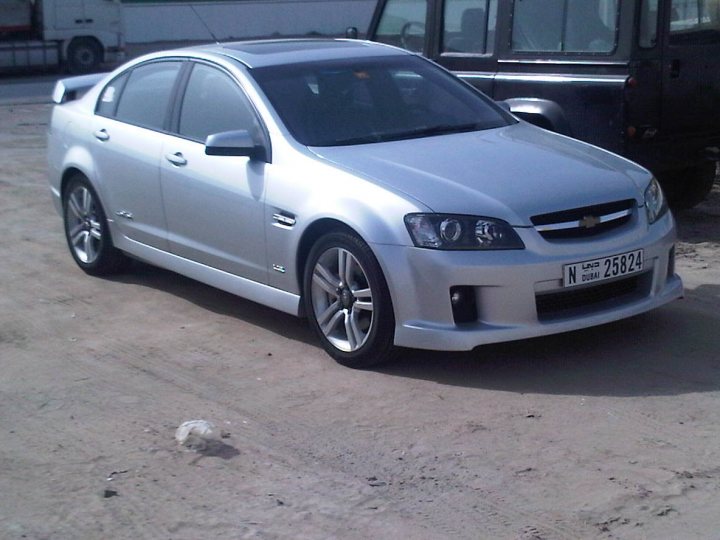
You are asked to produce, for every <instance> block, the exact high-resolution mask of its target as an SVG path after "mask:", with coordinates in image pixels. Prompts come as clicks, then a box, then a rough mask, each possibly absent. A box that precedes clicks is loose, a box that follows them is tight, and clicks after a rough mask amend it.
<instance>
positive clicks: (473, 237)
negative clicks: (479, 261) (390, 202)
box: [405, 214, 525, 249]
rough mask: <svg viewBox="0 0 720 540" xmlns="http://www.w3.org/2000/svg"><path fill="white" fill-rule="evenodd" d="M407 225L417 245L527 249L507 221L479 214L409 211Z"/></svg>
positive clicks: (456, 247)
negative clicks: (410, 212) (460, 214)
mask: <svg viewBox="0 0 720 540" xmlns="http://www.w3.org/2000/svg"><path fill="white" fill-rule="evenodd" d="M405 226H406V227H407V229H408V231H409V232H410V236H411V237H412V239H413V242H414V243H415V245H416V246H417V247H423V248H431V249H524V248H525V245H524V244H523V243H522V240H520V237H519V236H518V235H517V233H516V232H515V230H514V229H513V228H512V227H511V226H510V225H508V224H507V223H506V222H504V221H501V220H499V219H492V218H486V217H480V216H459V215H451V214H408V215H407V216H405Z"/></svg>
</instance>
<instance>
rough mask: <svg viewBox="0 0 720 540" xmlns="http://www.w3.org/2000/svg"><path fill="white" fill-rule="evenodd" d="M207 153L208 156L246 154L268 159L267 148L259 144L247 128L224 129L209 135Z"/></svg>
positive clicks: (253, 157) (206, 142) (252, 157)
mask: <svg viewBox="0 0 720 540" xmlns="http://www.w3.org/2000/svg"><path fill="white" fill-rule="evenodd" d="M205 154H207V155H208V156H246V157H249V158H250V159H257V160H260V161H267V158H268V155H267V154H268V153H267V149H266V148H265V146H264V145H262V144H257V143H256V142H255V140H254V139H253V138H252V136H251V135H250V133H248V131H247V130H244V129H241V130H237V131H224V132H222V133H214V134H213V135H209V136H208V138H207V139H206V140H205Z"/></svg>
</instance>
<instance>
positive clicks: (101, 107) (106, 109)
mask: <svg viewBox="0 0 720 540" xmlns="http://www.w3.org/2000/svg"><path fill="white" fill-rule="evenodd" d="M127 78H128V74H127V73H124V74H122V75H120V76H119V77H117V78H115V79H113V80H112V81H111V82H110V84H108V85H107V86H106V87H105V89H104V90H103V92H102V94H100V99H99V100H98V104H97V107H96V108H95V112H97V114H100V115H102V116H114V115H115V109H116V107H117V103H118V98H119V97H120V92H122V89H123V86H124V85H125V81H126V80H127Z"/></svg>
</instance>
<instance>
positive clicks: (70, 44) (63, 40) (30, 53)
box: [0, 0, 125, 73]
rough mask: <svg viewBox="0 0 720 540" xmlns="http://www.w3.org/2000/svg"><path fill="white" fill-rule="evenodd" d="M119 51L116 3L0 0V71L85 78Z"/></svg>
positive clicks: (120, 55) (104, 0)
mask: <svg viewBox="0 0 720 540" xmlns="http://www.w3.org/2000/svg"><path fill="white" fill-rule="evenodd" d="M124 51H125V41H124V37H123V24H122V5H121V3H120V1H119V0H62V1H61V0H0V68H20V67H45V66H52V65H57V64H64V65H65V66H66V67H67V68H68V70H69V71H70V72H71V73H89V72H91V71H95V70H96V69H97V68H98V67H99V65H100V64H101V63H102V62H116V61H119V60H122V59H124Z"/></svg>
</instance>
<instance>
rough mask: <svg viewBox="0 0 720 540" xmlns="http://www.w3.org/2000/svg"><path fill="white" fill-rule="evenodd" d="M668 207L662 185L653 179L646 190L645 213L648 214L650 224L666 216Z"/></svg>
mask: <svg viewBox="0 0 720 540" xmlns="http://www.w3.org/2000/svg"><path fill="white" fill-rule="evenodd" d="M667 209H668V205H667V200H666V199H665V194H664V193H663V191H662V188H661V187H660V183H659V182H658V181H657V180H656V179H655V178H653V179H652V180H650V185H649V186H648V187H647V189H646V190H645V211H646V212H647V218H648V223H650V224H653V223H655V222H656V221H657V220H658V219H660V218H661V217H663V215H665V212H667Z"/></svg>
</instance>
